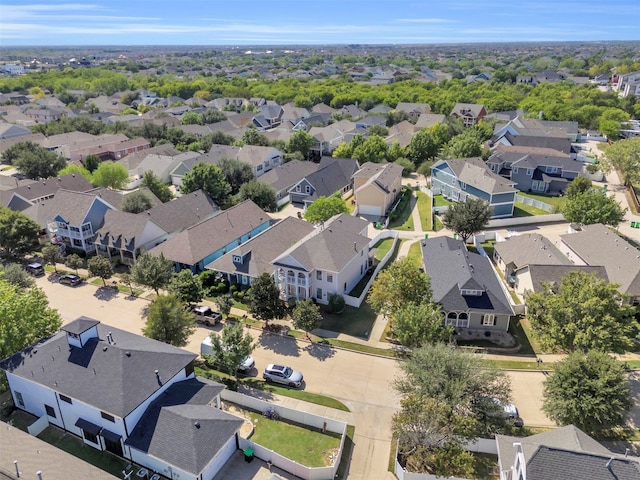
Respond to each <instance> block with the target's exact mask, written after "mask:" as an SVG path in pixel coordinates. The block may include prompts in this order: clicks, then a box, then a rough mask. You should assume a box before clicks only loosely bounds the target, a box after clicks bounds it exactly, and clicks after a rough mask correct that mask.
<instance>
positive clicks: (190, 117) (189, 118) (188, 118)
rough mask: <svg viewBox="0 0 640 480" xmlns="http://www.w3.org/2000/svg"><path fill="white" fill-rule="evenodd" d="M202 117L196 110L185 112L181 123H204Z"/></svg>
mask: <svg viewBox="0 0 640 480" xmlns="http://www.w3.org/2000/svg"><path fill="white" fill-rule="evenodd" d="M203 123H204V122H203V121H202V117H201V116H200V115H198V114H197V113H196V112H185V113H184V115H182V118H181V119H180V125H202V124H203Z"/></svg>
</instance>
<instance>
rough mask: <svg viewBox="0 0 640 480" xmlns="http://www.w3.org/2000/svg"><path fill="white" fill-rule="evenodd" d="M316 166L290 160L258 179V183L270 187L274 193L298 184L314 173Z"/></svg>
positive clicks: (312, 163)
mask: <svg viewBox="0 0 640 480" xmlns="http://www.w3.org/2000/svg"><path fill="white" fill-rule="evenodd" d="M317 169H318V164H317V163H314V162H308V161H301V160H291V161H290V162H287V163H284V164H282V165H278V166H277V167H275V168H273V169H271V170H269V171H268V172H267V173H265V174H264V175H261V176H260V178H258V181H259V182H260V183H265V184H267V185H271V186H272V187H273V188H274V189H275V191H276V192H277V191H280V190H282V189H283V188H287V187H290V186H291V185H293V184H294V183H297V182H299V181H300V180H302V179H303V178H304V177H306V176H307V175H309V174H311V173H313V172H315V171H316V170H317Z"/></svg>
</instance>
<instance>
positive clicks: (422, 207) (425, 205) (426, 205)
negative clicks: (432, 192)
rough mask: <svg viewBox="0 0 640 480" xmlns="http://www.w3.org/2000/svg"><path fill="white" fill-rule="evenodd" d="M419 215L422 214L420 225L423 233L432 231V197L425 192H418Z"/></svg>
mask: <svg viewBox="0 0 640 480" xmlns="http://www.w3.org/2000/svg"><path fill="white" fill-rule="evenodd" d="M416 197H417V199H418V213H419V214H420V223H421V224H422V231H429V230H431V197H430V196H429V195H427V194H426V193H424V192H421V191H417V192H416Z"/></svg>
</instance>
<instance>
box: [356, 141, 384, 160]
mask: <svg viewBox="0 0 640 480" xmlns="http://www.w3.org/2000/svg"><path fill="white" fill-rule="evenodd" d="M388 148H389V147H388V146H387V144H386V142H385V141H384V139H383V138H382V137H379V136H378V135H371V136H369V137H367V139H366V140H365V141H364V142H363V143H362V144H361V145H358V146H357V147H354V149H353V153H352V154H351V158H355V159H356V160H358V161H359V162H360V163H364V162H373V163H384V162H385V161H386V160H387V150H388Z"/></svg>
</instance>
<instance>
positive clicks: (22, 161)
mask: <svg viewBox="0 0 640 480" xmlns="http://www.w3.org/2000/svg"><path fill="white" fill-rule="evenodd" d="M34 150H35V151H30V152H24V153H23V154H22V155H20V157H18V158H17V159H16V160H15V161H14V162H13V165H15V167H16V168H17V169H18V170H20V172H22V174H23V175H24V176H25V177H27V178H31V179H32V180H39V179H46V178H49V177H55V176H56V175H58V172H59V171H60V170H62V169H63V168H64V167H65V166H66V165H67V161H66V160H65V159H64V157H61V156H60V155H57V154H56V153H54V152H50V151H49V150H47V149H46V148H43V147H41V146H39V145H37V148H35V149H34Z"/></svg>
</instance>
